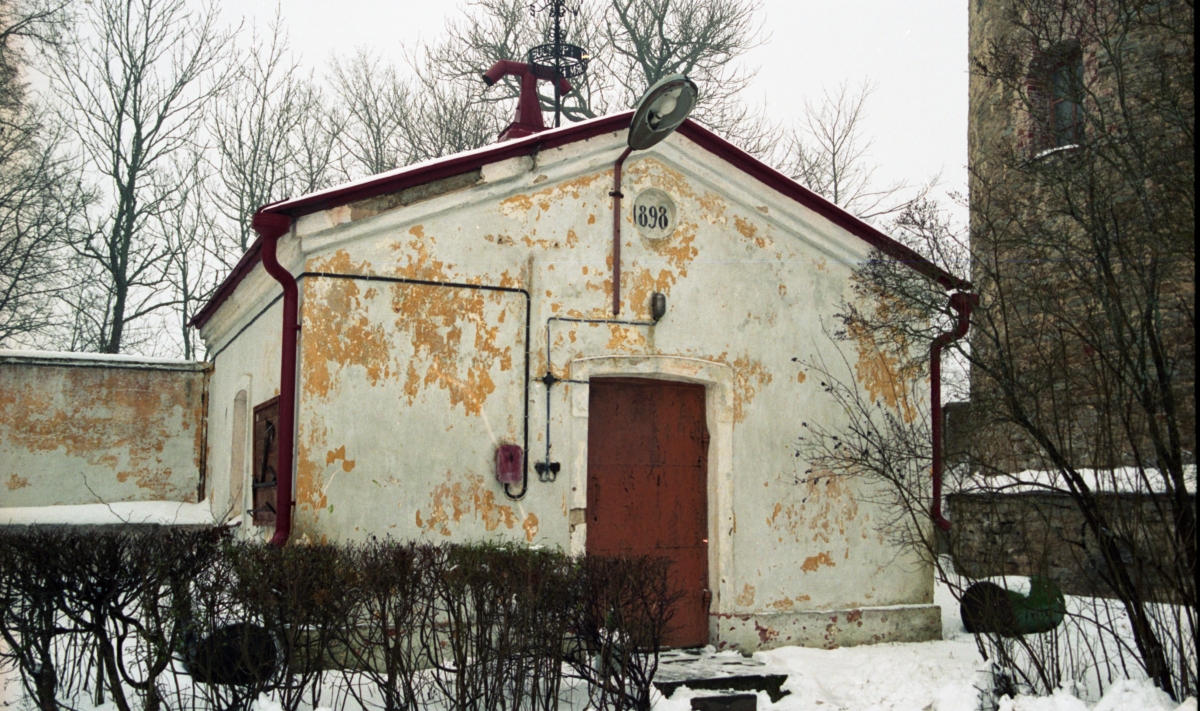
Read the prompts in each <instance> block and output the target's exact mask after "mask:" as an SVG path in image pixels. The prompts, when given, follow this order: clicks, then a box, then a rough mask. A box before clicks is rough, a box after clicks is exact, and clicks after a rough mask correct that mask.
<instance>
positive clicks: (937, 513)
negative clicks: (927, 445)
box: [929, 291, 979, 531]
mask: <svg viewBox="0 0 1200 711" xmlns="http://www.w3.org/2000/svg"><path fill="white" fill-rule="evenodd" d="M978 304H979V294H968V293H966V292H961V291H960V292H958V293H955V294H951V295H950V308H952V309H954V310H955V311H956V312H958V323H956V324H955V327H954V330H953V331H951V332H950V333H943V334H941V335H939V336H938V337H937V338H935V339H933V345H932V346H930V348H929V381H930V382H929V399H930V400H931V403H930V404H931V408H930V409H931V410H932V411H933V423H932V425H933V427H932V429H933V505H932V506H931V507H930V511H929V515H930V517H932V518H933V522H934V524H935V525H937V527H938V528H940V529H942V530H943V531H949V530H950V522H949V521H947V520H946V518H945V517H944V516H942V349H943V348H945V347H946V346H948V345H950V344H951V343H953V342H955V341H957V340H958V339H960V338H962V337H963V336H965V335H967V329H968V328H970V327H971V309H973V308H975V306H977V305H978Z"/></svg>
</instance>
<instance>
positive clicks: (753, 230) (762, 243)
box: [733, 215, 775, 249]
mask: <svg viewBox="0 0 1200 711" xmlns="http://www.w3.org/2000/svg"><path fill="white" fill-rule="evenodd" d="M733 227H734V229H736V230H737V231H738V234H740V235H741V236H743V237H745V238H746V239H748V240H750V241H751V242H753V243H754V244H755V245H757V246H758V248H759V249H768V248H770V247H772V246H774V244H775V243H774V242H772V241H771V240H768V239H766V238H764V237H761V236H759V234H758V227H756V226H755V225H754V223H753V222H751V221H749V220H747V219H745V218H744V217H741V216H738V215H734V217H733Z"/></svg>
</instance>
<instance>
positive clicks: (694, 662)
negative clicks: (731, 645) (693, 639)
mask: <svg viewBox="0 0 1200 711" xmlns="http://www.w3.org/2000/svg"><path fill="white" fill-rule="evenodd" d="M787 676H788V672H787V670H786V669H783V668H779V667H774V666H769V665H767V664H764V663H762V662H758V661H755V660H753V659H747V658H746V657H743V656H742V655H740V654H738V653H737V652H733V651H725V652H717V651H715V650H714V649H713V648H712V647H707V648H705V649H677V650H671V651H668V652H663V653H662V655H661V656H660V657H659V664H658V672H657V673H656V674H655V675H654V686H655V687H656V688H657V689H658V690H659V691H660V692H662V694H663V696H667V697H670V696H671V695H672V694H674V693H675V690H676V689H678V688H679V687H681V686H686V687H688V688H689V689H697V690H699V689H703V690H713V691H716V690H721V691H748V692H754V691H765V692H767V694H769V695H770V697H771V701H778V700H779V699H781V698H783V697H784V695H785V694H787V692H786V691H783V689H782V686H783V683H784V682H785V681H787ZM706 698H717V697H706ZM693 701H695V700H693ZM693 708H697V707H695V706H693ZM705 708H708V707H705ZM712 708H713V709H714V710H715V709H718V708H726V707H720V706H714V707H712ZM728 708H730V709H735V711H741V709H742V708H754V707H753V706H747V707H743V706H736V707H728Z"/></svg>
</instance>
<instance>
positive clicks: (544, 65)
mask: <svg viewBox="0 0 1200 711" xmlns="http://www.w3.org/2000/svg"><path fill="white" fill-rule="evenodd" d="M582 3H583V0H540V1H539V2H531V3H529V14H531V15H536V14H537V13H539V12H544V11H546V10H549V11H550V14H551V15H552V16H553V18H554V27H553V28H551V30H550V37H549V39H550V41H549V42H548V43H546V44H540V45H538V46H536V47H534V48H533V49H531V50H529V66H530V68H531V69H532V71H533V73H534V74H536V75H537V76H538V77H539V78H541V79H549V80H550V83H551V84H552V85H553V86H554V125H555V127H557V126H558V125H559V124H560V118H559V117H560V116H561V114H562V91H561V89H560V88H559V87H560V84H561V82H560V81H559V80H561V79H574V78H576V77H579V76H582V75H583V73H584V72H585V71H587V65H588V60H589V59H590V57H589V56H588V53H587V50H586V49H584V48H583V47H580V46H578V45H574V44H568V43H566V42H563V27H562V21H563V17H564V16H565V15H566V14H567V13H568V12H569V13H571V14H572V15H578V14H579V9H580V7H581V6H582Z"/></svg>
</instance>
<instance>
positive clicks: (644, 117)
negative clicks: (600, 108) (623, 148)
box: [629, 74, 698, 151]
mask: <svg viewBox="0 0 1200 711" xmlns="http://www.w3.org/2000/svg"><path fill="white" fill-rule="evenodd" d="M697 93H698V91H697V89H696V85H695V83H693V82H692V80H691V79H688V78H687V77H686V76H684V75H682V74H672V75H671V76H668V77H663V78H662V79H660V80H658V81H657V82H655V84H654V86H652V87H650V88H649V89H648V90H647V91H646V93H645V94H644V95H642V98H641V100H640V101H638V105H637V110H635V111H634V112H633V121H631V122H630V124H629V147H630V148H632V149H633V150H635V151H640V150H644V149H646V148H649V147H650V146H653V145H654V144H656V143H658V142H659V141H661V140H662V139H664V138H666V137H667V136H669V135H671V132H672V131H674V130H675V129H677V128H679V124H681V123H683V120H684V119H686V118H687V117H688V114H690V113H691V112H692V109H693V108H695V107H696V96H697Z"/></svg>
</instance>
